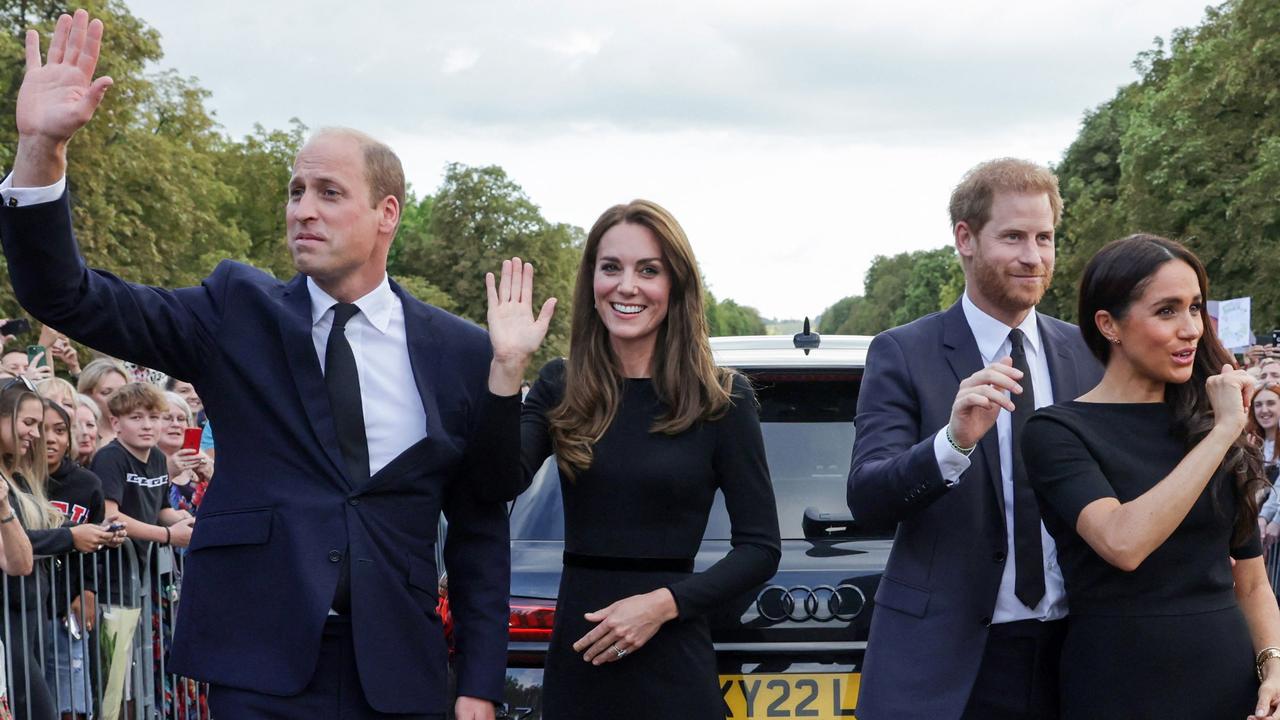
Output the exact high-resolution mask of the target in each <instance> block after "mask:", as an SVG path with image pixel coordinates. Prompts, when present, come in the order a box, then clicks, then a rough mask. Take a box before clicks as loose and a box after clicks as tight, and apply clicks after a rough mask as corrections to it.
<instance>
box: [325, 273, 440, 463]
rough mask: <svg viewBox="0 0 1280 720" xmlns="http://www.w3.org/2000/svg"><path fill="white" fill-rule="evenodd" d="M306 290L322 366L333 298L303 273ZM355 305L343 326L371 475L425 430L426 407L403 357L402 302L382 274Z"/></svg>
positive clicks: (406, 353) (406, 351) (406, 350)
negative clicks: (355, 379)
mask: <svg viewBox="0 0 1280 720" xmlns="http://www.w3.org/2000/svg"><path fill="white" fill-rule="evenodd" d="M307 292H309V293H310V294H311V341H312V342H313V343H315V348H316V356H317V357H319V358H320V369H321V370H322V371H323V370H324V355H325V347H326V346H327V345H328V343H329V329H330V328H332V327H333V306H334V305H336V304H337V302H338V301H337V300H334V299H333V297H331V296H330V295H329V293H326V292H325V291H324V290H321V289H320V286H319V285H316V283H315V281H314V280H312V279H311V278H307ZM355 305H356V307H358V308H360V312H358V313H356V314H355V315H354V316H352V318H351V319H350V320H348V321H347V326H346V328H345V331H346V335H347V342H348V343H350V344H351V352H352V353H353V354H354V355H355V356H356V373H357V374H358V375H359V376H360V405H361V409H362V410H363V411H364V433H365V438H366V439H367V440H368V443H369V474H370V475H373V474H375V473H377V472H378V471H379V470H381V469H382V468H383V467H384V466H385V465H386V464H387V463H389V462H391V461H392V460H394V459H395V458H396V456H397V455H399V454H400V453H402V452H404V451H405V450H407V449H408V448H409V447H411V446H412V445H413V444H414V443H416V442H418V441H419V440H421V439H422V438H424V437H426V436H427V413H426V411H425V410H424V409H423V407H422V396H421V395H419V394H418V386H417V385H416V384H415V383H414V379H413V366H412V365H410V363H409V343H408V339H407V338H406V336H405V329H404V305H402V304H401V302H400V298H399V296H397V295H396V294H395V293H394V292H392V290H391V284H390V283H389V282H388V280H387V278H386V276H385V275H384V276H383V278H382V282H381V283H380V284H379V285H378V287H376V288H374V289H373V290H372V291H371V292H369V293H368V294H367V295H365V296H364V297H362V298H360V299H359V300H356V301H355Z"/></svg>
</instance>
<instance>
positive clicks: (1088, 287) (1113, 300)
mask: <svg viewBox="0 0 1280 720" xmlns="http://www.w3.org/2000/svg"><path fill="white" fill-rule="evenodd" d="M1171 260H1179V261H1182V262H1184V263H1186V264H1187V265H1188V266H1190V267H1191V269H1192V270H1194V271H1195V273H1196V280H1197V281H1198V282H1199V284H1200V297H1201V298H1204V299H1207V298H1208V297H1209V278H1208V275H1207V274H1206V273H1205V270H1204V264H1203V263H1201V262H1200V258H1198V257H1196V256H1195V253H1193V252H1191V251H1190V250H1188V249H1187V248H1186V247H1185V246H1184V245H1183V244H1182V243H1179V242H1175V241H1173V240H1169V239H1167V238H1162V237H1159V236H1157V235H1146V234H1142V233H1139V234H1136V235H1130V236H1129V237H1126V238H1122V239H1120V240H1116V241H1114V242H1112V243H1109V244H1108V245H1107V246H1106V247H1104V248H1102V249H1101V250H1099V251H1098V253H1097V254H1096V255H1094V256H1093V258H1092V259H1090V260H1089V265H1088V267H1086V268H1085V270H1084V276H1083V277H1081V278H1080V314H1079V316H1078V317H1079V318H1080V333H1081V334H1082V335H1083V336H1084V341H1085V343H1086V344H1087V345H1088V346H1089V350H1090V351H1092V352H1093V354H1094V356H1095V357H1097V358H1098V360H1099V361H1100V362H1102V364H1103V365H1106V364H1107V361H1108V360H1110V359H1111V343H1110V342H1108V340H1107V339H1106V338H1105V337H1103V335H1102V331H1101V330H1099V329H1098V325H1097V322H1096V321H1095V320H1094V316H1095V315H1097V313H1098V311H1099V310H1106V311H1107V312H1108V313H1110V314H1111V316H1112V317H1114V318H1116V319H1117V320H1119V319H1122V318H1124V316H1125V314H1126V313H1128V311H1129V307H1130V306H1131V305H1132V304H1133V303H1134V301H1135V300H1137V299H1138V298H1139V297H1141V296H1142V293H1143V292H1144V291H1145V290H1146V289H1147V285H1149V284H1150V283H1151V280H1152V278H1154V277H1155V274H1156V272H1157V271H1159V269H1160V267H1161V266H1162V265H1164V264H1165V263H1167V262H1169V261H1171ZM1223 365H1235V358H1234V357H1233V356H1232V355H1231V353H1229V352H1227V349H1226V348H1224V347H1222V343H1221V342H1219V341H1218V335H1217V333H1216V332H1215V331H1214V329H1213V323H1211V322H1209V321H1208V319H1207V316H1206V320H1205V322H1204V331H1203V332H1202V333H1201V335H1200V340H1199V343H1198V344H1197V346H1196V356H1195V363H1194V364H1193V365H1192V369H1191V379H1190V380H1189V381H1188V382H1185V383H1168V384H1166V385H1165V388H1164V402H1165V404H1166V405H1168V406H1169V409H1170V410H1171V411H1172V412H1173V422H1174V432H1176V433H1178V435H1180V436H1181V437H1182V439H1183V441H1184V442H1185V443H1186V446H1187V448H1188V449H1190V448H1191V447H1194V446H1195V445H1196V444H1197V443H1199V442H1200V441H1201V440H1203V439H1204V437H1205V436H1206V435H1208V434H1209V431H1210V430H1212V429H1213V425H1214V417H1213V407H1212V406H1211V405H1210V403H1209V394H1208V393H1207V392H1205V381H1206V380H1208V379H1209V378H1210V377H1212V376H1214V375H1217V374H1218V373H1219V372H1221V371H1222V366H1223ZM1220 467H1221V468H1222V469H1226V470H1229V471H1230V472H1231V475H1232V476H1234V477H1235V483H1234V484H1233V490H1234V492H1235V496H1236V518H1235V524H1234V528H1235V531H1234V533H1233V536H1232V544H1233V545H1240V544H1242V543H1243V542H1244V541H1245V540H1246V539H1247V538H1248V537H1249V534H1250V533H1252V532H1256V531H1257V529H1258V528H1257V520H1256V518H1257V517H1258V505H1259V503H1260V499H1261V497H1262V493H1264V492H1265V491H1266V490H1267V481H1266V476H1265V475H1264V474H1263V470H1262V454H1261V453H1260V452H1259V451H1258V448H1257V447H1255V446H1254V445H1253V443H1251V442H1250V441H1249V437H1248V433H1241V434H1240V437H1238V438H1236V440H1235V442H1234V443H1232V445H1231V449H1229V450H1228V451H1227V454H1226V456H1225V457H1223V459H1222V465H1221V466H1220ZM1215 498H1216V495H1215Z"/></svg>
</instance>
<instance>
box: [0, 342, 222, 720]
mask: <svg viewBox="0 0 1280 720" xmlns="http://www.w3.org/2000/svg"><path fill="white" fill-rule="evenodd" d="M0 340H3V341H4V343H5V344H11V342H12V340H13V338H9V337H5V338H0ZM40 344H41V346H42V348H49V349H51V350H52V352H49V353H48V357H47V358H46V357H45V355H44V352H43V350H42V349H40V350H34V351H29V350H22V351H8V352H4V354H3V356H2V360H0V458H2V461H0V465H2V467H0V472H2V473H3V476H2V478H0V482H3V484H4V488H3V489H4V490H5V492H4V493H3V494H4V495H5V497H4V499H3V502H0V540H2V541H3V544H4V553H3V555H0V563H3V570H4V572H5V579H4V582H5V583H6V586H7V587H6V589H5V591H6V593H7V594H6V598H7V599H8V606H7V609H6V615H7V620H8V623H7V625H6V627H9V628H11V631H10V634H9V635H7V636H6V637H5V640H6V641H7V642H8V647H7V648H6V650H7V654H5V657H6V658H7V660H8V662H7V663H6V669H7V671H8V672H7V681H8V682H7V686H8V689H9V692H8V698H7V708H6V709H7V710H8V711H11V712H12V713H13V716H14V717H17V718H36V719H38V720H52V719H53V718H57V717H63V718H85V717H99V716H103V715H104V714H105V715H106V716H112V712H113V711H118V710H119V708H120V707H123V706H119V707H117V708H114V709H112V710H108V709H107V708H105V707H103V706H102V703H103V702H104V700H103V698H102V697H99V696H98V693H96V692H95V691H94V690H95V688H102V687H103V686H104V685H105V686H107V692H106V694H105V696H106V697H113V694H112V692H111V690H112V689H113V687H112V686H113V684H114V686H115V687H114V689H115V690H116V691H117V692H116V694H115V695H114V696H118V697H120V698H121V699H124V698H126V697H127V696H128V695H129V692H128V691H127V689H126V688H124V687H122V686H121V685H122V683H124V678H125V677H126V676H127V675H128V674H129V673H131V672H135V671H137V670H136V669H135V668H132V667H117V668H115V669H114V671H113V670H112V669H111V668H107V667H104V665H106V664H108V663H105V662H104V658H102V657H101V656H100V655H99V654H98V650H99V649H100V647H101V646H102V643H101V639H100V638H97V637H95V633H97V632H98V631H99V627H100V625H101V623H102V618H103V615H104V613H105V612H109V610H108V608H110V607H112V606H119V607H134V608H136V607H138V606H139V605H140V604H141V601H142V596H143V594H144V593H145V594H150V593H151V592H152V590H153V589H154V588H155V587H157V586H158V585H159V582H158V581H159V580H160V578H159V577H152V575H156V574H158V573H159V570H158V568H160V567H161V564H160V563H156V562H153V561H151V558H150V553H151V551H152V548H153V546H159V547H172V548H185V547H186V546H187V545H188V544H189V542H190V538H191V532H192V527H193V523H194V516H195V512H196V511H197V509H198V508H199V505H200V501H201V500H202V499H203V496H204V491H205V489H206V488H207V487H208V484H209V481H210V479H211V478H212V475H213V467H214V461H213V458H214V455H215V451H214V449H213V446H212V444H211V442H209V438H211V437H212V433H211V431H210V430H209V428H208V422H207V419H206V418H205V416H204V413H203V404H202V403H201V401H200V398H199V396H198V395H197V394H196V393H195V391H194V389H193V388H192V387H191V385H190V384H189V383H186V382H183V381H181V380H178V379H175V378H163V377H157V376H156V375H155V374H154V373H152V372H148V371H146V370H144V369H139V368H137V367H136V366H132V367H131V366H129V365H127V364H125V363H123V362H120V361H118V360H115V359H113V358H109V357H99V358H97V359H95V360H93V361H92V362H89V363H88V364H86V365H85V366H84V367H83V368H81V365H80V362H79V356H78V354H77V352H76V351H75V350H74V349H72V346H71V344H70V342H69V341H68V339H67V338H66V337H65V336H64V335H62V334H60V333H58V332H56V331H55V330H53V329H52V328H47V327H46V328H43V329H42V332H41V334H40ZM139 377H142V378H145V379H142V380H139V379H137V378H139ZM193 430H194V433H192V432H191V431H193ZM196 436H199V441H196V440H195V438H196ZM126 541H129V542H131V543H132V549H133V551H134V553H135V556H136V558H137V567H138V568H139V574H138V575H137V576H134V575H132V574H131V573H128V572H126V571H125V566H124V564H123V563H122V561H121V560H120V559H119V558H120V557H121V556H118V555H117V559H116V560H115V562H114V564H112V561H111V559H110V556H109V552H110V550H111V549H115V548H120V547H121V546H122V545H123V544H124V543H125V542H126ZM46 558H52V559H53V561H52V562H50V561H48V560H45V559H46ZM166 572H170V571H168V570H166ZM36 576H38V577H36ZM112 577H114V580H112V579H110V578H112ZM135 581H136V585H133V583H134V582H135ZM108 586H109V587H108ZM103 592H106V593H107V595H106V596H105V597H102V598H101V601H102V605H103V606H105V607H100V606H99V600H100V598H99V596H100V594H102V593H103ZM153 600H154V602H156V603H159V602H161V598H160V597H159V595H156V596H155V597H154V598H153ZM148 621H149V619H148ZM136 625H137V624H136V623H134V624H133V625H129V624H125V626H124V627H123V628H122V632H121V633H117V634H116V635H115V636H114V637H113V641H112V645H113V646H114V647H116V648H119V647H121V645H122V644H123V646H124V647H125V655H127V656H130V657H132V653H130V652H129V650H128V648H129V647H130V646H131V644H132V643H133V642H135V638H134V631H135V629H136ZM17 628H24V629H25V633H26V634H25V635H23V634H22V633H20V632H16V629H17ZM149 655H151V653H150V652H144V653H140V654H139V657H147V656H149ZM148 669H150V668H148ZM113 673H114V674H113ZM55 689H56V693H55V692H54V690H55ZM55 694H56V696H57V697H55Z"/></svg>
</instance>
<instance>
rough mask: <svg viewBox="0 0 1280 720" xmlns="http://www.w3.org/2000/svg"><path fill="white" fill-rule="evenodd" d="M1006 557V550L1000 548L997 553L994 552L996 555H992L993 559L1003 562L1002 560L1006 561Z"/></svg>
mask: <svg viewBox="0 0 1280 720" xmlns="http://www.w3.org/2000/svg"><path fill="white" fill-rule="evenodd" d="M1005 557H1006V555H1005V553H1004V551H1003V550H998V551H996V554H994V555H992V556H991V559H992V560H995V561H996V562H997V563H1002V562H1004V560H1005Z"/></svg>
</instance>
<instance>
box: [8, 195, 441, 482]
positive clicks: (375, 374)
mask: <svg viewBox="0 0 1280 720" xmlns="http://www.w3.org/2000/svg"><path fill="white" fill-rule="evenodd" d="M66 186H67V179H66V177H65V176H64V177H62V178H60V179H59V180H58V182H56V183H54V184H52V185H47V186H44V187H27V188H15V187H13V175H12V174H10V175H9V176H7V177H5V179H4V181H3V182H0V198H2V199H3V201H4V203H5V204H6V205H9V206H23V205H38V204H40V203H45V202H52V201H54V200H57V199H58V198H60V197H62V193H63V190H64V189H66ZM307 292H308V293H310V295H311V340H312V342H314V343H315V350H316V356H317V357H318V358H319V360H320V369H321V371H323V370H324V351H325V346H326V345H327V344H328V342H329V328H331V327H333V306H334V305H335V304H336V303H337V302H338V301H337V300H334V299H333V298H332V297H331V296H330V295H329V294H328V293H326V292H325V291H323V290H321V289H320V287H319V286H318V285H316V284H315V281H313V280H312V279H311V278H307ZM355 305H356V306H357V307H359V308H360V312H359V313H357V314H356V315H355V316H354V317H352V318H351V320H350V321H348V322H347V327H346V334H347V342H348V343H350V344H351V351H352V353H353V354H354V355H355V357H356V373H357V374H358V375H359V376H360V405H361V409H362V410H363V411H364V431H365V437H366V439H367V440H368V443H369V474H370V475H373V474H374V473H376V472H378V471H379V470H381V469H382V468H383V467H384V466H385V465H386V464H387V463H389V462H391V461H392V460H394V459H395V457H396V456H397V455H399V454H400V453H402V452H404V451H405V450H407V449H408V448H409V447H411V446H413V444H414V443H416V442H418V441H419V440H421V439H422V438H424V437H426V436H427V413H426V411H425V410H424V409H423V406H422V398H421V396H420V395H419V394H418V387H417V384H416V383H415V382H414V378H413V367H412V365H410V363H409V343H408V339H407V337H406V334H405V327H404V306H403V305H402V304H401V302H400V298H399V297H398V296H397V295H396V294H395V293H394V292H392V290H391V285H390V283H389V281H388V280H387V278H386V276H385V275H384V276H383V278H382V283H381V284H379V285H378V287H376V288H374V289H373V291H372V292H370V293H368V294H367V295H365V296H364V297H362V298H360V299H359V300H356V301H355Z"/></svg>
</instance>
